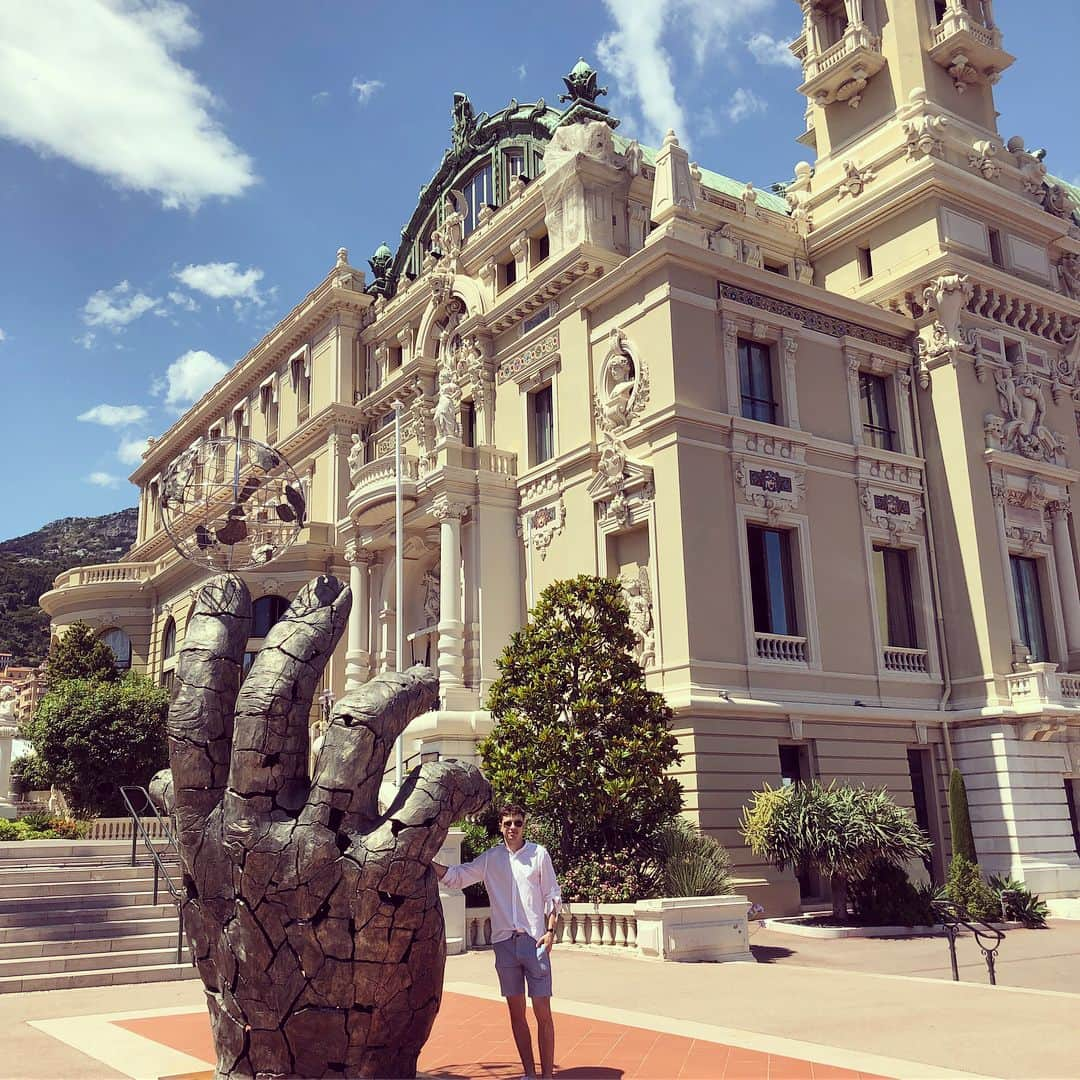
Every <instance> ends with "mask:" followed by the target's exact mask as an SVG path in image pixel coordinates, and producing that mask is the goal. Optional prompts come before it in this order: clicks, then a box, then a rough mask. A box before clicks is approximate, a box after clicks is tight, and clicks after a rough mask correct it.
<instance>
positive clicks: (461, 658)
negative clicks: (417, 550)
mask: <svg viewBox="0 0 1080 1080" xmlns="http://www.w3.org/2000/svg"><path fill="white" fill-rule="evenodd" d="M431 512H432V514H433V515H434V516H435V518H436V519H437V520H438V522H439V543H440V561H439V685H440V688H441V690H445V689H447V688H449V687H460V686H464V685H465V623H464V621H463V619H462V617H461V519H462V518H463V517H464V516H465V514H466V513H467V512H468V506H467V505H466V504H465V503H458V502H452V501H451V500H450V499H449V498H447V497H446V496H445V495H442V496H439V498H437V499H436V500H435V504H434V506H433V507H432V510H431ZM443 697H444V700H445V694H444V695H443Z"/></svg>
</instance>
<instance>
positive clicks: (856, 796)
mask: <svg viewBox="0 0 1080 1080" xmlns="http://www.w3.org/2000/svg"><path fill="white" fill-rule="evenodd" d="M741 827H742V833H743V836H744V837H745V838H746V842H747V844H748V845H749V847H750V850H751V851H752V852H753V853H754V854H755V855H758V856H759V857H761V858H764V859H766V860H768V861H769V862H771V863H773V864H774V865H775V866H776V867H777V869H779V870H783V869H786V868H787V867H789V866H790V867H792V868H793V869H795V870H797V871H802V870H807V869H816V870H817V871H818V872H819V873H820V874H822V875H823V876H825V877H826V878H828V879H829V884H830V887H831V890H832V907H833V917H834V918H835V919H837V920H840V921H843V920H844V919H845V918H847V894H848V886H849V883H850V882H852V881H854V880H856V879H857V878H860V877H862V876H864V875H865V873H866V871H867V868H868V867H869V866H870V865H871V864H872V863H873V862H875V861H876V860H879V859H884V860H886V861H888V862H893V863H897V864H901V863H904V862H906V861H907V860H908V859H916V858H924V857H925V856H926V855H928V854H929V853H930V841H929V839H928V838H927V836H926V834H925V833H924V832H923V831H922V829H920V828H919V826H918V825H917V824H916V823H915V822H914V820H912V818H911V816H910V814H908V812H907V811H906V810H904V809H903V808H902V807H899V806H897V805H896V803H894V802H893V801H892V799H891V798H890V796H889V793H888V792H887V791H886V790H885V788H880V789H877V790H875V789H871V788H864V787H861V786H853V785H846V784H837V783H836V782H835V781H834V782H832V783H830V784H829V785H828V786H825V785H824V784H822V783H820V782H819V781H817V780H815V781H813V783H810V784H793V785H791V786H790V787H782V788H771V787H769V785H767V784H766V785H765V788H764V790H762V791H756V792H754V793H753V795H752V796H751V801H750V804H749V805H748V806H745V807H743V814H742V821H741Z"/></svg>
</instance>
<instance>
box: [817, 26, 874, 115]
mask: <svg viewBox="0 0 1080 1080" xmlns="http://www.w3.org/2000/svg"><path fill="white" fill-rule="evenodd" d="M884 66H885V57H884V56H882V54H881V39H880V38H879V37H877V36H876V35H875V34H873V33H871V32H870V28H869V27H868V26H867V25H866V23H855V24H853V25H851V26H849V27H848V28H847V29H846V30H845V31H844V35H843V37H841V38H840V40H839V41H838V42H836V44H835V45H831V46H830V47H829V48H827V49H826V50H825V51H824V52H820V53H817V54H813V53H811V54H808V55H807V57H806V59H805V60H804V62H803V74H804V76H805V78H806V81H805V82H804V83H803V84H802V86H800V87H799V93H800V94H805V95H806V97H808V98H809V99H810V100H811V101H813V102H814V103H815V104H816V105H831V104H832V103H833V102H834V101H846V102H847V103H848V105H850V106H851V107H852V108H853V109H857V108H858V107H859V103H860V102H861V101H862V93H863V91H864V90H865V89H866V85H867V83H869V81H870V80H871V79H872V78H873V77H874V76H875V75H876V74H877V73H878V72H879V71H880V70H881V69H882V68H883V67H884Z"/></svg>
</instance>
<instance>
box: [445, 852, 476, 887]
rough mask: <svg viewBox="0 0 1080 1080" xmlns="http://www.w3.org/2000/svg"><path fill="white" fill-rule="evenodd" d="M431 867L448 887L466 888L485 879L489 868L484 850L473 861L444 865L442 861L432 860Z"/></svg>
mask: <svg viewBox="0 0 1080 1080" xmlns="http://www.w3.org/2000/svg"><path fill="white" fill-rule="evenodd" d="M431 869H432V870H434V871H435V876H436V877H437V878H438V879H439V881H440V882H442V884H443V885H445V886H446V888H448V889H466V888H468V887H469V886H470V885H475V884H476V883H477V882H478V881H483V880H484V875H485V872H486V869H487V852H486V851H483V852H481V853H480V854H479V855H477V856H476V858H475V859H473V861H472V862H467V863H462V864H461V865H460V866H443V864H442V863H438V862H435V860H434V859H433V860H432V862H431Z"/></svg>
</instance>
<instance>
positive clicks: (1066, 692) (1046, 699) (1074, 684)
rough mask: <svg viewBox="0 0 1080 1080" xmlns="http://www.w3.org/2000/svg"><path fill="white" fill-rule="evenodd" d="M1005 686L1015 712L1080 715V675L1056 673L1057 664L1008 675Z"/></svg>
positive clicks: (1037, 665)
mask: <svg viewBox="0 0 1080 1080" xmlns="http://www.w3.org/2000/svg"><path fill="white" fill-rule="evenodd" d="M1005 682H1006V684H1007V685H1008V687H1009V700H1010V702H1011V703H1012V706H1013V708H1014V709H1015V710H1016V711H1017V712H1020V713H1033V712H1043V711H1045V710H1046V709H1047V708H1051V709H1058V710H1066V711H1071V710H1074V709H1075V710H1077V711H1080V675H1075V674H1066V673H1064V672H1059V671H1058V669H1057V664H1028V670H1027V671H1014V672H1011V673H1009V674H1008V675H1006V676H1005Z"/></svg>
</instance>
